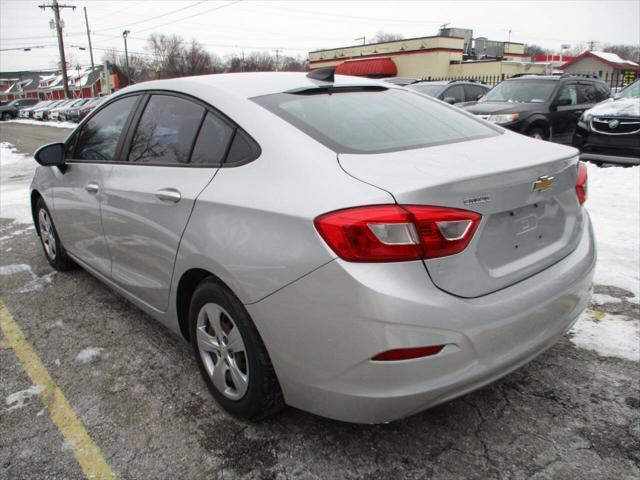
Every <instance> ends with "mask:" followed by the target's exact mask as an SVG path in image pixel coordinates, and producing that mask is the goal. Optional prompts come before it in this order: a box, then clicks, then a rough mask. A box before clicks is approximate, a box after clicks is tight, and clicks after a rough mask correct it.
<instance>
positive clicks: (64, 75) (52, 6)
mask: <svg viewBox="0 0 640 480" xmlns="http://www.w3.org/2000/svg"><path fill="white" fill-rule="evenodd" d="M39 8H41V9H42V10H46V9H47V8H50V9H51V10H53V15H54V18H55V22H56V33H57V34H58V50H60V66H61V69H62V83H63V84H64V95H65V98H71V92H70V91H69V79H68V78H67V60H66V59H65V58H64V41H63V40H62V24H61V23H60V9H61V8H71V9H72V10H75V9H76V7H75V6H73V5H60V4H59V3H58V0H53V1H52V2H51V4H50V5H47V4H42V5H40V6H39Z"/></svg>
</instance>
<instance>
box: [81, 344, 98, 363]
mask: <svg viewBox="0 0 640 480" xmlns="http://www.w3.org/2000/svg"><path fill="white" fill-rule="evenodd" d="M103 350H104V348H101V347H88V348H85V349H84V350H82V351H81V352H80V353H79V354H78V355H77V356H76V361H78V362H80V363H88V362H90V361H91V360H93V359H94V358H96V357H97V356H99V355H100V353H101V352H102V351H103Z"/></svg>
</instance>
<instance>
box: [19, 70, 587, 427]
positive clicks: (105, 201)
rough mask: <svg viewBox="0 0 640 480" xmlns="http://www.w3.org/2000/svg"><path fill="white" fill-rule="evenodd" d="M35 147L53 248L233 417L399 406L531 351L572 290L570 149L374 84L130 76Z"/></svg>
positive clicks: (576, 269)
mask: <svg viewBox="0 0 640 480" xmlns="http://www.w3.org/2000/svg"><path fill="white" fill-rule="evenodd" d="M36 159H37V160H38V162H39V163H40V164H41V165H43V166H41V167H39V168H38V169H37V171H36V174H35V178H34V180H33V184H32V192H31V200H32V207H33V216H34V221H35V224H36V227H37V230H38V233H39V235H40V238H41V240H42V244H43V247H44V251H45V255H46V256H47V259H48V260H49V262H50V263H51V265H52V266H53V267H54V268H56V269H59V270H65V269H68V268H71V267H72V266H74V265H80V266H81V267H83V268H84V269H86V270H87V271H88V272H90V273H91V274H92V275H94V276H96V277H97V278H99V279H100V280H102V281H103V282H104V283H106V284H108V285H109V286H111V287H112V288H113V289H115V290H117V291H118V292H120V293H121V294H122V295H123V296H124V297H126V298H127V299H129V300H130V301H132V302H133V303H135V304H136V305H137V306H139V307H140V308H142V309H143V310H144V311H146V312H147V313H148V314H150V315H151V316H153V317H155V318H156V319H158V320H159V321H160V322H161V323H163V324H165V325H166V326H167V327H169V328H170V329H172V330H173V331H175V332H176V333H177V334H179V335H181V336H182V337H184V338H185V339H186V340H187V341H189V342H191V344H192V345H193V350H194V355H195V357H196V359H197V362H198V365H199V367H200V370H201V372H202V375H203V378H204V380H205V382H206V383H207V385H208V387H209V389H210V391H211V393H212V395H213V396H214V397H215V399H216V400H217V401H218V403H219V404H220V405H221V406H222V407H224V409H226V410H227V411H228V412H230V413H231V414H233V415H236V416H239V417H242V418H259V417H262V416H265V415H267V414H270V413H273V412H275V411H277V410H278V409H280V408H281V407H282V406H283V405H284V404H288V405H291V406H294V407H297V408H301V409H303V410H307V411H309V412H313V413H316V414H319V415H324V416H327V417H331V418H335V419H339V420H345V421H351V422H367V423H369V422H388V421H391V420H394V419H398V418H401V417H403V416H407V415H410V414H412V413H415V412H418V411H420V410H423V409H426V408H429V407H431V406H433V405H436V404H438V403H441V402H444V401H446V400H448V399H450V398H453V397H456V396H459V395H462V394H464V393H466V392H469V391H471V390H473V389H476V388H479V387H481V386H483V385H485V384H487V383H489V382H492V381H494V380H496V379H497V378H499V377H501V376H503V375H505V374H507V373H509V372H510V371H512V370H514V369H516V368H518V367H519V366H521V365H523V364H524V363H526V362H528V361H530V360H531V359H533V358H534V357H536V356H537V355H539V354H540V353H542V352H543V351H544V350H545V349H547V348H548V347H549V346H551V345H552V344H553V343H554V342H556V341H557V340H558V339H559V338H560V337H561V336H562V335H563V334H564V333H565V332H566V331H567V329H569V328H570V327H571V325H572V324H573V322H575V320H576V319H577V317H578V315H579V314H580V313H581V312H582V310H583V309H584V308H585V307H586V306H587V304H588V302H589V298H590V289H591V280H592V275H593V270H594V265H595V261H596V252H595V243H594V238H593V232H592V229H591V223H590V220H589V215H588V214H587V211H586V210H585V208H584V206H583V204H584V202H585V200H586V193H587V185H586V180H587V179H586V169H585V168H584V166H583V165H582V164H579V163H578V159H577V152H576V150H575V149H573V148H569V147H564V146H560V145H556V144H552V143H547V142H539V141H535V140H533V139H530V138H526V137H524V136H521V135H518V134H516V133H513V132H509V131H506V130H504V129H502V128H500V127H498V126H495V125H492V124H490V123H487V122H485V121H483V120H481V119H478V118H477V117H474V116H472V115H470V114H467V113H465V112H463V111H461V110H459V109H457V108H454V107H450V106H448V105H446V104H444V103H442V102H439V101H437V100H435V99H431V98H428V97H426V96H424V95H420V94H418V93H415V92H411V91H408V90H406V89H403V88H399V87H396V86H393V85H391V84H388V83H382V82H376V81H371V80H366V79H362V78H355V77H339V76H337V77H335V78H334V77H333V73H332V72H331V71H326V70H324V71H322V70H321V71H315V72H312V73H310V74H308V75H305V74H297V73H260V74H258V73H247V74H230V75H211V76H200V77H193V78H181V79H174V80H165V81H154V82H149V83H143V84H138V85H135V86H132V87H129V88H126V89H123V90H122V91H120V92H118V93H116V94H115V95H113V96H112V97H111V98H109V100H107V101H106V102H104V103H103V104H101V105H100V106H99V107H98V108H96V109H95V111H94V112H92V113H91V115H90V116H89V117H88V118H87V119H85V120H84V121H83V122H82V123H81V124H80V125H79V127H78V128H77V129H76V130H75V131H74V132H73V133H72V134H71V135H70V136H69V138H68V139H67V140H66V141H65V142H64V143H59V144H52V145H48V146H45V147H43V148H41V149H40V150H39V151H38V152H37V153H36Z"/></svg>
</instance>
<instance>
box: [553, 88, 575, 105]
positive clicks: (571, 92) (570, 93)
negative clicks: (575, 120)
mask: <svg viewBox="0 0 640 480" xmlns="http://www.w3.org/2000/svg"><path fill="white" fill-rule="evenodd" d="M566 99H569V100H570V101H571V103H570V105H577V104H578V84H577V83H566V84H565V85H563V86H562V88H561V89H560V93H559V94H558V100H566Z"/></svg>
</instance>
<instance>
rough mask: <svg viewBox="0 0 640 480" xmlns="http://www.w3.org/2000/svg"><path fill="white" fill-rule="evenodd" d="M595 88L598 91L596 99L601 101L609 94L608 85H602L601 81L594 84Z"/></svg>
mask: <svg viewBox="0 0 640 480" xmlns="http://www.w3.org/2000/svg"><path fill="white" fill-rule="evenodd" d="M596 90H597V91H598V99H597V100H596V101H598V102H601V101H603V100H606V99H607V98H609V97H610V96H611V92H610V91H609V87H607V86H606V85H603V84H602V83H597V84H596Z"/></svg>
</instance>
